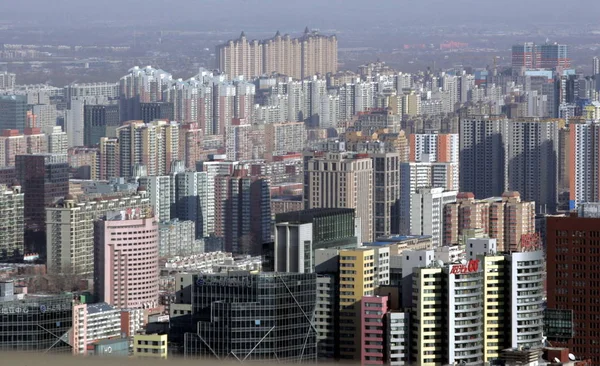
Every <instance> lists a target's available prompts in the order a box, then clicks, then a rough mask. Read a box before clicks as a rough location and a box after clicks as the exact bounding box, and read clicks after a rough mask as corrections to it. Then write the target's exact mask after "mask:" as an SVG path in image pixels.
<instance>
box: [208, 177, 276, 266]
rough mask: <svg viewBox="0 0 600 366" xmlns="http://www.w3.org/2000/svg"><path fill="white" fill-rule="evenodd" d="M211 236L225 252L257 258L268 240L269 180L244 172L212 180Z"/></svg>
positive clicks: (269, 216) (269, 231) (269, 238)
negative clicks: (213, 209) (219, 240)
mask: <svg viewBox="0 0 600 366" xmlns="http://www.w3.org/2000/svg"><path fill="white" fill-rule="evenodd" d="M214 182H215V184H214V192H215V235H216V236H217V237H220V238H223V239H224V247H225V249H226V251H228V252H233V253H248V254H255V255H259V254H260V253H261V252H262V244H263V243H265V242H267V241H270V240H271V192H270V190H269V180H268V178H266V177H262V176H247V175H246V172H245V171H244V170H241V169H240V170H236V171H235V172H234V173H233V174H231V175H218V176H216V177H215V179H214Z"/></svg>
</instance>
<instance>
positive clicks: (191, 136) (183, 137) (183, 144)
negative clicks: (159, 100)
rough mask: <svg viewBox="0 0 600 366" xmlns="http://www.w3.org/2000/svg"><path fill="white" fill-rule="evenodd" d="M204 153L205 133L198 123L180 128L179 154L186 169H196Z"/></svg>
mask: <svg viewBox="0 0 600 366" xmlns="http://www.w3.org/2000/svg"><path fill="white" fill-rule="evenodd" d="M203 151H204V132H203V131H202V129H201V128H199V125H198V123H186V124H182V125H180V126H179V154H180V156H181V160H182V161H183V164H184V166H185V168H186V169H191V170H194V169H196V163H197V162H198V161H200V160H202V153H203Z"/></svg>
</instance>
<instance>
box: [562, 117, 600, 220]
mask: <svg viewBox="0 0 600 366" xmlns="http://www.w3.org/2000/svg"><path fill="white" fill-rule="evenodd" d="M569 134H570V138H569V147H570V149H569V155H570V156H569V166H568V170H569V173H568V177H569V209H571V210H572V209H574V208H576V207H577V206H578V205H579V204H581V203H586V202H597V201H599V200H600V181H599V178H598V177H599V176H600V171H599V166H598V163H597V162H598V158H599V156H600V125H599V124H598V123H596V122H577V121H574V122H573V123H570V124H569Z"/></svg>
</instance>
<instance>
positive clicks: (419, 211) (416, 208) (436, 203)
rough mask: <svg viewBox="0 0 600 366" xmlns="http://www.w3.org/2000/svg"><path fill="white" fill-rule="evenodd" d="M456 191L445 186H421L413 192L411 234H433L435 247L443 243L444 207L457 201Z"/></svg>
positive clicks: (432, 240) (432, 241) (432, 238)
mask: <svg viewBox="0 0 600 366" xmlns="http://www.w3.org/2000/svg"><path fill="white" fill-rule="evenodd" d="M457 193H458V192H456V191H444V188H421V189H419V190H418V191H417V192H416V193H412V194H411V197H410V199H411V210H410V234H411V235H431V243H432V245H433V246H434V247H438V246H441V245H442V244H443V236H444V207H445V206H446V205H447V204H449V203H454V202H456V195H457Z"/></svg>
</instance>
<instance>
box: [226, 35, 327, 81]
mask: <svg viewBox="0 0 600 366" xmlns="http://www.w3.org/2000/svg"><path fill="white" fill-rule="evenodd" d="M215 54H216V55H217V62H216V68H217V69H219V70H220V71H222V72H223V73H225V74H226V75H228V76H229V77H230V78H235V77H238V76H244V77H245V78H247V79H252V78H255V77H259V76H262V75H271V74H281V75H286V76H289V77H292V78H294V79H304V78H307V77H310V76H313V75H317V74H321V75H326V74H328V73H333V74H335V73H336V72H337V67H338V65H337V63H338V61H337V38H336V37H335V36H324V35H320V34H318V33H317V32H311V31H309V30H308V28H307V29H306V30H305V31H304V34H303V35H302V36H301V37H298V38H292V37H291V36H289V35H287V34H286V35H283V36H282V35H281V34H280V33H279V32H277V34H276V35H275V37H273V38H271V39H266V40H260V41H259V40H248V39H247V38H246V35H245V33H244V32H242V34H241V35H240V37H239V38H238V39H236V40H230V41H228V42H227V43H225V44H222V45H219V46H217V47H216V50H215Z"/></svg>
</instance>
